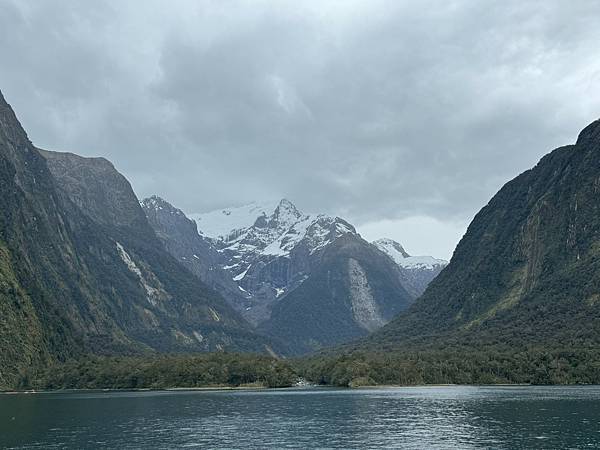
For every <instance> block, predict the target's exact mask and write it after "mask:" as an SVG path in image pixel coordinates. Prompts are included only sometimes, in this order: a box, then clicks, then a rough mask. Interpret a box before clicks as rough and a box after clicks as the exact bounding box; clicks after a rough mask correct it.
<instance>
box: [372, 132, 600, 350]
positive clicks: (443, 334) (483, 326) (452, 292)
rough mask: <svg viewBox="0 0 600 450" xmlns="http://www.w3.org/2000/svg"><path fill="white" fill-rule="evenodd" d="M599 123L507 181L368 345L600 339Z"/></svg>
mask: <svg viewBox="0 0 600 450" xmlns="http://www.w3.org/2000/svg"><path fill="white" fill-rule="evenodd" d="M599 299H600V121H596V122H594V123H592V124H591V125H589V126H588V127H587V128H585V129H584V130H583V131H582V132H581V134H580V135H579V138H578V140H577V143H576V144H575V145H570V146H566V147H562V148H558V149H556V150H554V151H553V152H552V153H550V154H548V155H546V156H545V157H544V158H542V160H541V161H540V162H539V163H538V164H537V166H536V167H534V168H533V169H531V170H528V171H526V172H524V173H523V174H521V175H519V176H518V177H516V178H515V179H514V180H512V181H510V182H509V183H507V184H506V185H505V186H504V187H503V188H502V189H501V190H500V191H499V192H498V193H497V194H496V195H495V196H494V197H493V198H492V200H491V201H490V202H489V203H488V205H487V206H485V207H484V208H483V209H482V210H481V211H480V212H479V213H478V214H477V215H476V217H475V218H474V219H473V222H472V223H471V225H470V226H469V228H468V230H467V233H466V234H465V236H464V237H463V239H462V240H461V241H460V243H459V244H458V246H457V248H456V251H455V253H454V256H453V258H452V260H451V261H450V264H449V265H448V266H447V267H446V268H445V269H444V270H443V271H442V272H441V273H440V275H439V276H438V277H437V278H436V279H435V280H434V281H433V282H432V283H431V284H430V285H429V287H428V288H427V290H426V292H425V293H424V295H423V296H422V297H421V298H420V299H419V300H418V301H417V302H416V303H415V304H414V305H413V306H412V307H411V308H410V310H409V311H408V312H407V313H406V314H403V315H400V316H399V317H398V318H396V319H395V320H393V321H392V322H391V323H390V324H389V325H387V326H386V327H384V328H383V329H382V330H380V331H378V332H377V333H375V334H374V335H373V336H372V337H371V338H369V339H368V340H367V341H366V343H364V344H362V345H363V346H366V347H368V348H379V349H381V348H392V347H395V348H398V347H405V348H410V347H411V346H412V347H413V348H414V346H424V345H425V346H427V345H428V346H437V347H439V346H448V345H453V344H460V345H463V344H464V345H469V346H472V347H479V348H481V347H482V346H487V345H496V346H501V347H506V348H510V349H512V350H514V349H516V348H519V347H521V346H532V345H533V346H540V347H542V348H551V347H553V346H554V347H568V348H579V349H581V348H588V347H589V346H596V345H597V344H598V343H599V342H600V301H599Z"/></svg>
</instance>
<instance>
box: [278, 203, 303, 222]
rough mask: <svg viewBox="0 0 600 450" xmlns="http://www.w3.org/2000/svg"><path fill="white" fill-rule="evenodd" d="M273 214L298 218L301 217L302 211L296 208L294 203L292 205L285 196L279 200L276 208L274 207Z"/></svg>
mask: <svg viewBox="0 0 600 450" xmlns="http://www.w3.org/2000/svg"><path fill="white" fill-rule="evenodd" d="M273 215H274V217H277V218H279V217H281V218H284V217H285V218H292V219H299V218H300V217H302V213H301V212H300V211H299V210H298V208H296V205H294V204H293V203H292V202H290V201H289V200H288V199H286V198H283V199H281V200H280V201H279V204H278V205H277V208H275V211H274V212H273Z"/></svg>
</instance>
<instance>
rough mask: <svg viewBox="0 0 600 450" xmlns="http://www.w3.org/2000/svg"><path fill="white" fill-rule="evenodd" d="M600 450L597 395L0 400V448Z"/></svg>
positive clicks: (527, 390)
mask: <svg viewBox="0 0 600 450" xmlns="http://www.w3.org/2000/svg"><path fill="white" fill-rule="evenodd" d="M194 446H198V447H208V448H249V447H250V448H315V447H318V448H377V447H385V448H390V447H391V448H419V449H430V448H511V449H512V448H600V387H464V386H460V387H459V386H456V387H455V386H452V387H419V388H385V389H354V390H350V389H345V390H344V389H325V388H323V389H289V390H269V391H218V392H215V391H210V392H207V391H191V392H190V391H185V392H184V391H176V392H85V393H83V392H72V393H44V394H29V395H27V394H18V395H10V394H0V447H2V448H152V449H154V448H181V447H194Z"/></svg>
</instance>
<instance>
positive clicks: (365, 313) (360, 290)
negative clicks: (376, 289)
mask: <svg viewBox="0 0 600 450" xmlns="http://www.w3.org/2000/svg"><path fill="white" fill-rule="evenodd" d="M348 280H349V282H350V301H351V303H352V315H353V316H354V321H355V322H356V323H357V324H358V325H359V326H361V327H362V328H364V329H365V330H367V331H369V332H370V331H375V330H376V329H377V328H380V327H382V326H383V325H385V322H386V321H385V320H384V319H383V317H381V315H380V314H379V308H378V307H377V303H376V302H375V299H374V298H373V293H372V292H371V286H370V285H369V279H368V278H367V274H366V272H365V271H364V270H363V268H362V267H361V265H360V263H359V262H358V261H357V260H355V259H354V258H349V259H348Z"/></svg>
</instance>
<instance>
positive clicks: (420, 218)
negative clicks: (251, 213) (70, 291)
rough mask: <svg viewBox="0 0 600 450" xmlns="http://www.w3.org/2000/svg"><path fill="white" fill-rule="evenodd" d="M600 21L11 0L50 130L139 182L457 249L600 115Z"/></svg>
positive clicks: (23, 76) (189, 197)
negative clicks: (277, 205)
mask: <svg viewBox="0 0 600 450" xmlns="http://www.w3.org/2000/svg"><path fill="white" fill-rule="evenodd" d="M599 23H600V2H598V1H577V0H572V1H523V0H519V1H514V2H511V1H502V2H492V1H480V0H473V1H441V0H440V1H435V2H433V1H432V2H429V1H424V0H419V1H414V2H413V1H399V0H392V1H376V0H364V1H349V0H345V1H326V0H316V1H303V2H300V1H298V0H294V1H289V2H288V1H279V0H278V1H275V0H273V1H252V2H250V1H248V2H240V1H230V0H215V1H196V0H194V1H177V0H170V1H168V2H165V1H157V2H153V1H148V0H143V1H142V0H139V1H124V0H116V1H113V2H110V1H99V0H95V1H93V2H82V1H65V0H61V1H57V2H53V1H39V0H36V1H25V0H14V1H10V0H9V1H7V0H0V58H1V64H0V90H2V91H3V93H4V96H5V97H6V99H7V101H8V102H9V103H11V104H12V106H13V107H14V109H15V110H16V112H17V115H18V116H19V118H20V120H21V122H22V123H23V125H24V127H25V128H26V130H27V131H28V133H29V136H30V138H31V140H32V141H33V142H34V144H36V145H37V146H38V147H42V148H46V149H50V150H62V151H71V152H75V153H79V154H82V155H86V156H105V157H106V158H108V159H110V160H111V161H113V163H114V164H115V166H116V167H117V168H118V169H119V170H120V171H121V172H122V173H124V174H125V175H126V176H127V177H128V178H129V180H130V181H131V183H132V185H133V187H134V189H135V191H136V193H137V194H138V195H139V196H140V197H144V196H148V195H151V194H158V195H160V196H162V197H164V198H165V199H167V200H169V201H170V202H172V203H173V204H174V205H175V206H177V207H179V208H181V209H183V210H184V211H186V212H203V211H207V210H211V209H215V208H219V207H224V206H229V205H236V204H243V203H247V202H249V201H252V200H267V199H273V198H279V197H286V198H288V199H290V200H292V201H293V202H294V203H296V204H297V206H298V207H299V208H300V209H303V210H306V211H309V212H326V213H330V214H337V215H340V216H342V217H345V218H347V219H349V220H350V221H351V222H353V223H354V224H355V225H356V226H357V228H358V229H359V231H361V232H362V233H363V235H364V236H365V237H367V238H370V239H372V238H376V237H380V236H388V237H392V238H395V239H397V240H399V241H400V242H402V243H403V244H404V245H405V246H406V248H407V250H408V251H409V252H412V253H414V254H431V255H434V256H438V257H445V258H449V257H450V255H451V253H452V250H453V249H454V246H455V245H456V243H457V242H458V240H459V239H460V237H461V236H462V234H463V233H464V231H465V229H466V226H467V225H468V223H469V221H470V220H471V218H472V217H473V215H474V213H476V212H477V211H478V210H479V209H480V208H481V207H482V206H484V205H485V204H486V203H487V201H488V200H489V198H490V197H491V196H492V195H493V194H494V193H495V192H496V191H497V190H498V189H499V188H500V187H501V186H502V185H503V184H504V183H505V182H506V181H508V180H509V179H511V178H513V177H514V176H516V175H517V174H519V173H520V172H522V171H523V170H526V169H527V168H529V167H531V166H532V165H534V164H535V163H536V162H537V161H538V159H539V158H540V157H541V156H542V155H543V154H545V153H547V152H548V151H550V150H551V149H553V148H555V147H557V146H559V145H563V144H568V143H572V142H574V140H575V139H576V136H577V133H578V132H579V130H580V129H581V128H583V127H584V126H585V125H586V124H587V123H589V122H591V121H592V120H594V119H596V118H598V117H600V26H598V24H599Z"/></svg>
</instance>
